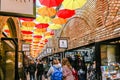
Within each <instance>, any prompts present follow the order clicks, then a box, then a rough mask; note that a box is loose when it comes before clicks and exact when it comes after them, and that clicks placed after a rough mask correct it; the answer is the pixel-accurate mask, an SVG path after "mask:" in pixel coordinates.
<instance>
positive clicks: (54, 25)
mask: <svg viewBox="0 0 120 80" xmlns="http://www.w3.org/2000/svg"><path fill="white" fill-rule="evenodd" d="M48 28H50V29H53V30H55V29H60V28H62V26H61V25H60V24H51V25H50V26H49V27H48Z"/></svg>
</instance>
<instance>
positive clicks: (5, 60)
mask: <svg viewBox="0 0 120 80" xmlns="http://www.w3.org/2000/svg"><path fill="white" fill-rule="evenodd" d="M4 19H6V20H5V21H4V22H3V23H2V22H1V25H2V24H3V25H2V27H3V28H2V30H1V31H2V32H1V34H0V35H1V37H0V38H1V39H0V47H1V48H0V56H1V59H0V70H1V74H0V80H18V78H19V77H20V74H19V71H20V70H19V69H22V70H21V72H22V73H21V75H23V53H22V52H18V51H19V49H18V38H17V31H16V25H15V21H14V20H13V18H7V17H4ZM18 63H19V64H18ZM22 78H23V77H21V79H22Z"/></svg>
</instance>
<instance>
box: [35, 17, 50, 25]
mask: <svg viewBox="0 0 120 80" xmlns="http://www.w3.org/2000/svg"><path fill="white" fill-rule="evenodd" d="M36 21H37V22H39V23H49V22H50V21H51V19H50V17H47V16H38V17H37V18H36Z"/></svg>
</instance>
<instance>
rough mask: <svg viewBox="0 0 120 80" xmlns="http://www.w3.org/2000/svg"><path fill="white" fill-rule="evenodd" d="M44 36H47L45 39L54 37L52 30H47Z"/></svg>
mask: <svg viewBox="0 0 120 80" xmlns="http://www.w3.org/2000/svg"><path fill="white" fill-rule="evenodd" d="M44 36H45V39H48V38H52V35H51V32H46V33H45V34H44Z"/></svg>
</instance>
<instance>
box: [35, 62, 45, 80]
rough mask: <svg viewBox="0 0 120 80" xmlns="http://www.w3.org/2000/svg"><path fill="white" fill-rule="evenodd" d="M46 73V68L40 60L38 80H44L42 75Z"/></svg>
mask: <svg viewBox="0 0 120 80" xmlns="http://www.w3.org/2000/svg"><path fill="white" fill-rule="evenodd" d="M43 72H44V67H43V63H42V61H40V60H38V64H37V80H42V75H43Z"/></svg>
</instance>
